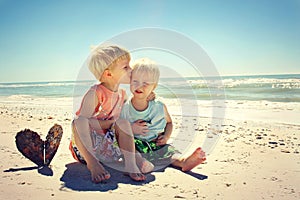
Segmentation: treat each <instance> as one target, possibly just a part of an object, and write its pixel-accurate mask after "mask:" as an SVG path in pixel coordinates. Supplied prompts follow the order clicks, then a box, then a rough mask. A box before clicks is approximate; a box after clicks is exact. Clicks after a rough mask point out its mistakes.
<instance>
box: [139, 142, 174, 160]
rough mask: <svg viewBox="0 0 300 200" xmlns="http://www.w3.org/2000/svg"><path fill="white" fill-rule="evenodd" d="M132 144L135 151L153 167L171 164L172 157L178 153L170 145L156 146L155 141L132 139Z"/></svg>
mask: <svg viewBox="0 0 300 200" xmlns="http://www.w3.org/2000/svg"><path fill="white" fill-rule="evenodd" d="M134 143H135V148H136V150H137V151H138V152H140V153H141V154H142V156H143V157H144V158H146V159H147V160H148V161H150V162H152V163H153V164H154V165H165V164H171V162H172V159H171V158H172V156H173V155H174V154H175V153H180V152H179V151H177V150H176V149H175V147H173V146H172V145H170V144H165V145H163V146H157V145H156V142H155V141H151V142H147V141H144V140H140V139H136V138H135V139H134Z"/></svg>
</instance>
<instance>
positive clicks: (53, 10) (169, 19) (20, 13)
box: [0, 0, 300, 82]
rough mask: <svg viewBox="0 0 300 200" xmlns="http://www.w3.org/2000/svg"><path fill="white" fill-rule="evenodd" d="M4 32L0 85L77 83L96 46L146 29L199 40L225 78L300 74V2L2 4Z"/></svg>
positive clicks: (4, 0)
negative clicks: (155, 28)
mask: <svg viewBox="0 0 300 200" xmlns="http://www.w3.org/2000/svg"><path fill="white" fill-rule="evenodd" d="M0 26H1V31H0V52H1V54H0V82H23V81H25V82H27V81H52V80H53V81H57V80H76V77H77V75H78V73H79V70H80V68H81V67H82V64H83V62H84V60H85V59H86V57H87V55H88V53H89V47H90V45H95V44H99V43H101V42H103V41H105V40H107V39H109V38H111V37H113V36H115V35H118V34H120V33H122V32H126V31H130V30H133V29H138V28H143V27H159V28H165V29H169V30H174V31H178V32H179V33H181V34H184V35H186V36H187V37H189V38H191V39H192V40H194V41H195V42H197V43H198V44H199V45H200V46H201V47H202V48H203V49H204V50H205V51H206V53H207V54H208V55H209V57H210V58H211V59H212V60H213V62H214V63H215V66H216V68H217V70H218V71H219V73H220V74H221V75H234V74H245V75H246V74H278V73H300V1H299V0H286V1H283V0H243V1H242V0H226V1H223V0H218V1H217V0H212V1H204V0H203V1H201V0H200V1H199V0H195V1H179V0H178V1H171V0H166V1H157V0H153V1H145V0H140V1H137V0H136V1H100V0H99V1H98V0H95V1H88V0H87V1H79V0H57V1H56V0H52V1H46V0H45V1H33V0H27V1H22V0H0ZM174 42H176V41H174Z"/></svg>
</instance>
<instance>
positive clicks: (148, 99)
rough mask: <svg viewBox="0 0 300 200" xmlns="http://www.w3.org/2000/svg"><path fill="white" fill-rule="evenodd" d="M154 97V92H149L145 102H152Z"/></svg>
mask: <svg viewBox="0 0 300 200" xmlns="http://www.w3.org/2000/svg"><path fill="white" fill-rule="evenodd" d="M155 97H156V95H155V93H154V92H151V93H150V94H149V96H148V97H147V101H153V100H154V99H155Z"/></svg>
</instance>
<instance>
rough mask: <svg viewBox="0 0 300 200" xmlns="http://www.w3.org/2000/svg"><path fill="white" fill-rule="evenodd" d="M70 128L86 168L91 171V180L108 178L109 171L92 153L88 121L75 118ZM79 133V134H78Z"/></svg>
mask: <svg viewBox="0 0 300 200" xmlns="http://www.w3.org/2000/svg"><path fill="white" fill-rule="evenodd" d="M72 130H73V134H74V139H75V143H76V146H77V148H78V149H79V151H80V153H81V154H82V155H83V157H84V159H85V161H86V163H87V168H88V169H89V170H90V172H91V178H92V181H93V182H95V183H99V182H101V181H104V180H107V179H109V178H110V174H109V172H107V171H106V170H105V169H104V167H103V165H102V164H101V163H100V162H99V161H98V159H97V158H96V157H95V156H94V155H92V153H91V152H93V148H92V147H93V143H92V139H91V136H90V134H89V133H90V128H89V121H88V119H85V118H78V119H75V120H74V121H73V123H72ZM79 133H80V136H79Z"/></svg>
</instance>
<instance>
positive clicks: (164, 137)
mask: <svg viewBox="0 0 300 200" xmlns="http://www.w3.org/2000/svg"><path fill="white" fill-rule="evenodd" d="M164 112H165V119H166V121H167V124H166V127H165V132H164V134H163V135H160V136H159V137H158V138H157V141H156V144H157V145H158V146H161V145H165V144H167V141H168V140H169V139H170V137H171V134H172V130H173V123H172V118H171V116H170V114H169V112H168V110H167V107H166V105H164Z"/></svg>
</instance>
